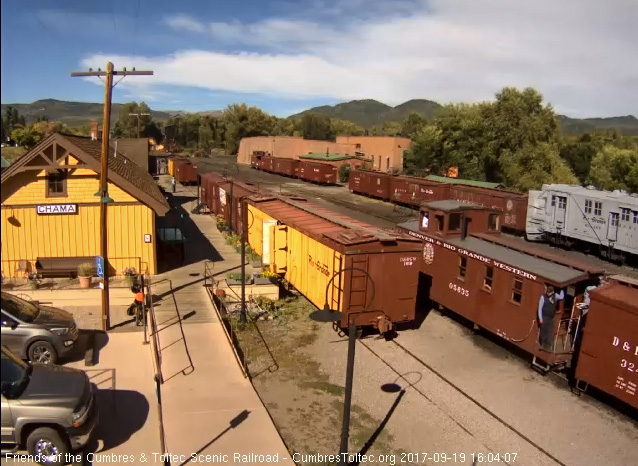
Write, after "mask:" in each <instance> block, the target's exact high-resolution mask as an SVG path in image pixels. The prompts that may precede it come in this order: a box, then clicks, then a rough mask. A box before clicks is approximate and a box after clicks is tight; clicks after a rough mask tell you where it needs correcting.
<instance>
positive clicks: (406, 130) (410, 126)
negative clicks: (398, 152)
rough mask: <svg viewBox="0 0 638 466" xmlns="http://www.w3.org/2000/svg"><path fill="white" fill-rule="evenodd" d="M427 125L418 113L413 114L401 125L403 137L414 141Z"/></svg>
mask: <svg viewBox="0 0 638 466" xmlns="http://www.w3.org/2000/svg"><path fill="white" fill-rule="evenodd" d="M426 124H427V120H426V119H425V118H424V117H422V116H421V115H419V114H418V113H416V112H411V113H410V114H409V115H408V116H407V117H406V119H405V120H403V124H402V125H401V136H403V137H405V138H410V139H414V138H415V137H416V135H417V133H418V132H419V131H420V130H421V129H422V128H423V127H424V126H425V125H426Z"/></svg>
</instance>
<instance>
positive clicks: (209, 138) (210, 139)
mask: <svg viewBox="0 0 638 466" xmlns="http://www.w3.org/2000/svg"><path fill="white" fill-rule="evenodd" d="M198 136H199V143H198V145H197V146H198V147H200V148H202V149H206V150H208V149H210V148H211V147H213V145H214V143H215V133H214V132H213V129H212V128H211V127H210V124H209V122H208V121H206V120H205V119H201V121H200V125H199V130H198Z"/></svg>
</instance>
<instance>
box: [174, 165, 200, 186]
mask: <svg viewBox="0 0 638 466" xmlns="http://www.w3.org/2000/svg"><path fill="white" fill-rule="evenodd" d="M174 171H175V174H174V176H175V179H176V180H177V181H178V182H179V183H182V184H193V183H197V166H196V165H194V164H193V163H191V162H188V161H185V160H176V161H175V162H174Z"/></svg>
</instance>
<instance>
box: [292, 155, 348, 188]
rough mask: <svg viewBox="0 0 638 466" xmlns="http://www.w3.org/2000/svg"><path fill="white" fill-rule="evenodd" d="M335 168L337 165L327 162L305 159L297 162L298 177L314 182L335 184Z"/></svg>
mask: <svg viewBox="0 0 638 466" xmlns="http://www.w3.org/2000/svg"><path fill="white" fill-rule="evenodd" d="M337 170H338V169H337V167H335V166H334V165H330V164H327V163H321V162H309V161H307V160H302V161H300V162H299V178H301V179H302V180H306V181H312V182H314V183H325V184H336V183H337V174H338V173H337Z"/></svg>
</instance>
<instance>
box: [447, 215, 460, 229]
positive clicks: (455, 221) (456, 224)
mask: <svg viewBox="0 0 638 466" xmlns="http://www.w3.org/2000/svg"><path fill="white" fill-rule="evenodd" d="M460 228H461V214H450V227H449V230H450V231H454V230H459V229H460Z"/></svg>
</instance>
